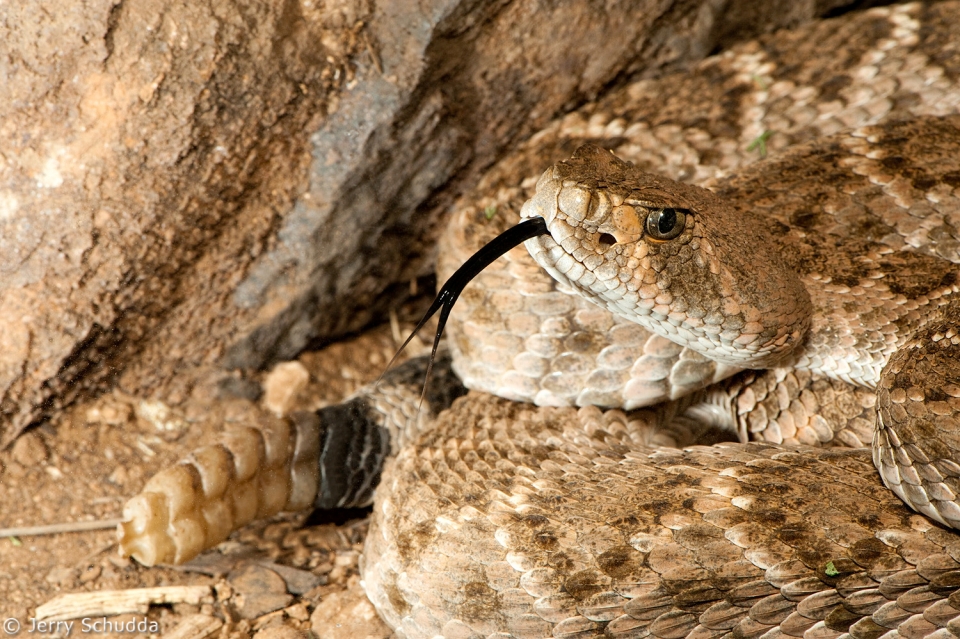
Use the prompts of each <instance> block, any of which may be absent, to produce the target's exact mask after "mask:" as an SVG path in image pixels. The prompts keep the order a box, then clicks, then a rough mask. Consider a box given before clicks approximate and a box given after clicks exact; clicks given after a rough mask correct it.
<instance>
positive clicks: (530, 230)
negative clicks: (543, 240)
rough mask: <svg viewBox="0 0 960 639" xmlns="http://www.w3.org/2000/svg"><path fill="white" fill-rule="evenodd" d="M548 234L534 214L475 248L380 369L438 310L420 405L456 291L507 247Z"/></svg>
mask: <svg viewBox="0 0 960 639" xmlns="http://www.w3.org/2000/svg"><path fill="white" fill-rule="evenodd" d="M549 233H550V231H548V230H547V223H546V221H545V220H544V219H543V218H542V217H534V218H531V219H529V220H526V221H523V222H520V224H517V225H516V226H511V227H510V228H508V229H507V230H506V231H504V232H503V233H501V234H500V235H498V236H497V237H495V238H493V239H492V240H490V241H489V242H487V243H486V244H484V245H483V246H482V247H481V248H480V250H479V251H477V252H476V253H474V254H473V255H471V256H470V258H469V259H468V260H467V261H466V262H464V263H463V266H461V267H460V268H458V269H457V270H456V272H455V273H454V274H453V275H451V276H450V279H448V280H447V281H446V282H445V283H444V284H443V286H441V287H440V290H439V291H438V292H437V296H436V298H434V300H433V303H432V304H430V308H428V309H427V312H426V313H425V314H424V316H423V319H421V320H420V323H419V324H417V327H416V328H414V329H413V332H412V333H410V337H408V338H407V339H406V341H404V342H403V344H401V345H400V348H399V349H397V353H396V355H394V356H393V358H392V359H391V360H390V363H389V364H387V367H386V368H385V369H384V371H383V372H384V373H386V372H387V371H388V370H390V367H392V366H393V363H394V362H395V361H396V360H397V357H399V356H400V353H402V352H403V349H404V348H406V347H407V344H409V343H410V340H412V339H413V336H414V335H416V334H417V333H419V332H420V329H421V328H423V325H424V324H426V323H427V321H428V320H429V319H430V318H431V317H433V316H434V315H435V314H436V312H437V311H440V318H439V320H438V321H437V334H436V335H435V336H434V338H433V349H432V350H431V351H430V360H429V361H428V362H427V374H426V376H425V377H424V380H423V392H422V393H421V394H420V404H423V398H424V396H425V395H426V394H427V384H428V383H429V381H430V372H431V371H432V370H433V362H434V360H435V359H436V358H437V348H438V347H439V346H440V337H441V336H442V335H443V328H444V326H446V325H447V318H448V317H450V311H451V310H452V309H453V305H454V304H455V303H456V301H457V298H458V297H460V293H462V292H463V289H464V288H465V287H466V286H467V284H469V283H470V281H471V280H472V279H473V278H475V277H476V276H477V275H479V274H480V271H482V270H483V269H485V268H487V267H488V266H490V264H492V263H493V261H494V260H496V259H497V258H498V257H500V256H501V255H504V254H505V253H506V252H507V251H509V250H510V249H512V248H514V247H516V246H520V245H521V244H523V243H524V242H526V241H527V240H529V239H531V238H534V237H537V236H538V235H548V234H549ZM380 379H383V375H382V374H381V375H380ZM379 383H380V380H379V379H378V380H377V384H379Z"/></svg>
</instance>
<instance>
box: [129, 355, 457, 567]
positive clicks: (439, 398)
mask: <svg viewBox="0 0 960 639" xmlns="http://www.w3.org/2000/svg"><path fill="white" fill-rule="evenodd" d="M427 366H428V362H427V361H426V358H418V359H416V360H412V361H410V362H407V363H405V364H403V365H401V366H398V367H397V368H395V369H393V370H392V371H390V372H389V373H388V375H387V376H385V377H384V378H383V380H382V381H381V382H380V383H379V384H378V385H376V387H374V386H368V387H365V388H364V389H361V390H360V391H359V392H358V393H357V394H356V395H355V396H354V397H352V398H350V399H348V400H346V401H345V402H344V403H342V404H338V405H335V406H328V407H325V408H321V409H319V410H317V411H315V412H303V411H301V412H294V413H291V414H290V415H288V416H284V417H279V418H278V417H276V416H274V415H272V414H270V413H268V412H267V411H265V410H261V409H259V408H258V407H256V406H254V405H252V404H251V405H250V406H249V407H247V409H246V410H245V413H244V421H243V422H242V423H228V424H227V425H226V428H225V431H224V433H223V434H222V435H221V437H220V441H219V442H217V443H215V444H213V445H210V446H205V447H203V448H200V449H198V450H196V451H194V452H193V453H191V454H190V455H188V456H187V457H186V458H185V459H183V460H181V461H180V462H179V463H178V464H176V465H175V466H173V467H171V468H167V469H165V470H163V471H161V472H159V473H157V474H156V475H154V477H153V478H151V479H150V480H149V481H148V482H147V484H146V485H145V486H144V488H143V490H142V491H141V493H140V494H138V495H136V496H134V497H133V498H131V499H130V500H129V501H128V502H127V503H126V504H125V505H124V508H123V522H122V523H120V524H119V525H118V538H119V545H120V553H121V554H122V555H124V556H130V557H133V558H134V559H136V560H137V561H138V562H139V563H141V564H143V565H145V566H153V565H156V564H161V563H164V564H182V563H185V562H187V561H190V559H192V558H193V557H195V556H197V555H198V554H199V553H201V552H203V551H204V550H207V549H209V548H212V547H214V546H216V545H217V544H219V543H220V542H222V541H224V540H225V539H226V538H227V537H228V536H229V535H230V534H231V533H232V532H233V531H234V530H237V529H239V528H241V527H242V526H244V525H246V524H247V523H249V522H251V521H253V520H254V519H263V518H266V517H270V516H272V515H275V514H277V513H279V512H281V511H296V510H306V509H310V508H322V509H331V508H350V507H363V506H368V505H369V504H370V503H371V502H372V501H373V491H374V489H375V488H376V486H377V484H378V483H379V481H380V473H381V470H382V469H383V465H384V462H385V460H386V459H387V457H388V456H391V455H393V454H395V453H396V451H397V450H398V448H399V446H401V445H403V444H404V443H405V440H406V438H408V437H409V436H411V435H412V434H415V433H416V431H417V427H416V426H415V425H414V426H411V424H415V423H418V422H419V421H426V420H431V419H432V418H433V416H434V414H435V413H437V412H439V411H440V410H442V409H444V408H446V407H448V406H450V404H451V403H452V402H453V400H454V399H455V398H456V397H459V396H460V395H462V394H464V393H465V392H466V391H465V389H464V388H463V387H462V386H461V385H460V383H459V380H457V378H456V377H455V376H454V375H453V372H452V371H451V370H450V361H449V356H448V355H447V354H446V352H443V351H441V353H440V357H439V359H438V366H437V368H438V371H437V379H436V383H435V384H434V385H433V386H432V390H431V392H430V394H429V395H427V402H428V403H427V406H428V409H429V410H428V411H422V412H421V411H420V410H419V408H418V404H417V402H416V398H417V397H418V396H419V395H420V380H421V379H422V376H423V374H424V372H425V370H426V367H427Z"/></svg>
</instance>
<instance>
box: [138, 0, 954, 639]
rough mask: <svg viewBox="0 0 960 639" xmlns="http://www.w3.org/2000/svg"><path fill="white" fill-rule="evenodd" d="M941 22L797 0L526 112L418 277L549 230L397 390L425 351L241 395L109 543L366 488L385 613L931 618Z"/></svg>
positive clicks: (567, 630) (938, 407) (940, 273)
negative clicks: (662, 67) (378, 375)
mask: <svg viewBox="0 0 960 639" xmlns="http://www.w3.org/2000/svg"><path fill="white" fill-rule="evenodd" d="M957 24H960V4H958V3H956V2H941V3H936V4H930V5H925V4H908V5H900V6H891V7H884V8H880V9H872V10H869V11H866V12H863V13H857V14H850V15H847V16H843V17H841V18H837V19H832V20H825V21H822V22H820V23H818V24H814V25H810V26H809V27H807V28H804V29H800V30H797V31H794V32H781V33H777V34H774V35H772V36H769V37H765V38H763V39H761V40H758V41H756V42H752V43H749V44H745V45H742V46H738V47H735V48H734V49H732V50H730V51H728V52H726V53H723V54H721V55H719V56H717V57H714V58H710V59H707V60H706V61H704V62H703V63H701V64H700V65H698V66H697V67H696V68H694V69H692V70H691V71H690V72H688V73H683V74H678V75H674V76H668V77H663V78H659V79H647V80H642V81H639V82H636V83H634V84H631V85H629V86H627V87H624V88H622V89H620V90H617V91H614V92H612V93H611V94H609V95H607V96H605V97H603V98H602V99H600V100H598V101H597V102H595V103H592V104H589V105H587V106H585V107H584V108H582V109H581V110H579V111H577V112H575V113H572V114H570V115H568V116H566V117H564V118H562V119H560V120H558V121H556V122H554V123H553V124H552V125H550V126H549V127H547V128H546V129H545V130H544V131H542V132H540V133H539V134H537V135H536V136H534V137H533V138H532V139H531V140H529V141H528V142H527V143H525V144H524V145H523V146H522V147H521V148H520V149H519V150H518V151H517V152H516V153H515V154H513V155H511V156H509V157H507V158H505V159H504V160H503V161H502V162H501V163H500V164H498V165H497V166H496V167H494V168H493V169H492V170H491V171H490V172H489V173H488V174H487V175H486V177H485V178H484V179H483V180H482V182H481V184H479V185H478V186H477V188H476V189H475V191H474V192H473V193H471V194H469V195H467V196H465V197H464V198H463V199H462V200H461V202H460V203H459V205H458V206H457V208H456V210H455V211H454V212H453V214H452V216H451V225H450V227H449V231H448V232H447V233H446V234H445V236H444V238H443V242H442V245H441V250H440V260H439V272H440V273H441V275H442V276H447V275H449V274H450V273H452V272H453V271H454V270H455V269H456V268H457V267H459V266H460V264H462V263H463V262H464V261H465V260H466V259H467V258H468V257H469V256H470V255H472V254H474V253H476V252H477V251H478V250H479V249H480V247H481V246H483V245H484V244H486V243H487V242H489V241H490V240H491V239H492V238H494V237H495V236H497V235H498V234H499V233H501V232H502V231H504V230H506V229H507V228H509V227H511V226H514V225H515V224H517V223H518V222H519V221H520V220H521V218H537V217H541V218H543V220H544V221H545V224H546V227H547V228H548V230H549V234H547V235H541V236H537V237H535V238H533V239H530V240H527V242H526V246H525V247H518V248H515V249H512V250H511V251H510V252H509V253H508V254H507V255H506V256H505V257H504V258H503V259H500V260H497V261H496V262H494V263H493V264H492V265H491V266H490V267H489V268H487V269H486V270H484V271H483V272H482V273H481V274H480V275H479V277H477V278H476V280H475V281H474V282H473V283H472V284H470V285H469V286H468V287H467V288H466V289H465V290H464V291H463V294H462V295H461V296H460V300H459V301H458V303H457V307H456V309H455V310H454V312H453V314H452V316H451V318H450V324H449V327H448V338H447V343H448V349H449V354H448V355H447V354H444V355H442V356H441V358H440V360H439V361H438V362H437V365H436V367H435V368H436V371H435V375H434V377H433V378H432V379H431V382H430V385H429V387H428V392H427V396H426V398H425V399H424V404H423V407H422V410H418V402H419V400H420V391H421V383H422V379H423V378H422V375H423V373H424V369H425V364H424V362H422V361H413V362H411V363H409V364H405V365H403V366H401V367H399V368H397V369H396V370H395V371H393V372H392V373H390V375H389V376H388V377H385V378H384V380H383V381H382V382H381V384H380V385H379V386H378V387H376V388H371V389H368V390H367V391H364V392H361V393H360V394H359V395H357V396H356V397H354V398H352V399H350V400H348V401H347V402H345V403H344V404H342V405H339V406H334V407H329V408H326V409H321V410H320V411H317V412H316V413H309V414H308V413H298V414H294V415H289V416H284V417H281V418H275V417H270V418H267V417H265V416H263V413H262V411H259V409H258V408H257V407H256V406H253V405H251V407H250V412H249V415H250V417H249V420H250V422H251V424H253V423H254V422H257V421H258V420H262V423H260V424H259V425H258V426H256V427H255V426H253V425H234V426H233V427H232V428H231V430H229V431H228V433H227V434H226V435H225V439H224V443H223V444H222V445H218V446H212V447H208V448H206V449H202V450H200V451H197V452H196V453H195V454H194V455H192V456H191V457H190V458H189V459H187V460H185V461H184V462H183V463H181V464H179V465H178V466H176V467H174V468H172V469H169V470H167V471H164V472H162V473H160V474H159V475H157V476H156V477H155V478H154V479H153V480H151V481H150V482H149V483H148V484H147V486H146V487H145V488H144V491H143V492H142V493H141V494H140V495H138V496H136V497H134V498H133V499H132V500H131V501H130V502H128V504H127V506H126V508H125V517H126V520H127V521H126V522H125V523H124V524H122V525H121V531H120V536H121V549H122V551H123V552H125V553H127V554H129V555H132V556H133V557H135V558H136V559H137V560H139V561H141V562H142V563H145V564H148V565H152V564H154V563H158V562H182V561H186V560H188V559H189V558H190V557H192V556H194V555H196V554H197V553H199V552H201V551H202V550H203V549H204V548H209V547H212V546H213V545H215V544H217V543H219V542H220V541H222V540H223V539H225V538H226V536H227V535H228V534H229V533H230V531H231V530H233V529H235V528H237V527H239V526H241V525H243V524H244V523H246V522H248V521H250V520H251V519H253V518H255V517H264V516H269V515H271V514H273V513H275V512H277V511H279V510H281V509H292V508H310V507H338V506H348V505H362V504H367V503H371V501H372V503H373V515H372V517H373V519H372V523H371V530H370V534H369V536H368V539H367V542H366V547H365V550H364V557H363V563H362V573H363V583H364V588H365V590H366V592H367V594H368V596H369V597H370V599H371V601H372V602H373V603H374V605H375V606H376V607H377V610H378V612H379V613H380V615H381V616H382V617H383V618H384V619H385V620H386V621H387V622H388V623H389V624H390V625H391V626H392V627H394V628H395V629H396V633H397V636H401V637H410V638H413V637H437V636H440V637H448V638H451V639H452V638H454V637H457V638H461V637H462V638H465V637H497V638H506V637H517V638H526V637H550V636H552V637H593V636H604V637H648V636H649V637H659V638H663V639H675V638H678V637H695V638H697V639H708V638H712V637H764V638H765V639H778V638H780V637H784V636H789V637H804V638H807V639H813V638H818V639H819V638H827V639H835V638H840V637H843V638H846V637H851V638H855V639H861V638H862V639H877V638H879V637H889V638H893V637H901V636H902V637H938V638H941V637H942V638H947V637H953V636H960V536H958V534H957V532H956V530H955V529H956V528H957V527H958V525H960V506H958V504H957V492H958V491H960V465H958V462H960V455H958V452H957V450H958V448H957V447H958V444H960V441H958V435H960V428H958V426H960V422H958V417H957V416H958V411H960V334H958V331H960V306H958V304H957V302H956V298H957V293H958V287H960V281H958V279H957V272H958V266H957V263H958V262H960V243H958V228H960V199H958V195H957V188H958V187H960V116H957V115H955V114H956V112H957V105H958V104H960V86H958V80H957V79H958V77H960V39H958V38H960V35H958V32H957V29H956V25H957ZM551 164H552V166H551ZM548 166H549V167H550V168H547V169H546V171H544V167H548ZM458 379H459V380H462V382H463V384H464V385H465V386H466V387H467V388H470V389H471V391H470V392H469V394H467V395H466V397H460V398H459V399H457V398H458V397H459V396H460V395H462V394H463V392H464V391H463V389H462V387H460V386H459V382H458ZM450 404H452V406H450V407H449V408H447V406H448V405H450ZM716 442H719V443H716ZM708 444H714V445H712V446H711V445H708ZM671 446H672V447H671ZM871 446H872V450H871V449H870V448H868V447H871ZM878 469H879V472H878ZM375 489H376V490H375Z"/></svg>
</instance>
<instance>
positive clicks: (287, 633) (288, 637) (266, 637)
mask: <svg viewBox="0 0 960 639" xmlns="http://www.w3.org/2000/svg"><path fill="white" fill-rule="evenodd" d="M253 637H254V639H306V638H307V635H306V634H305V633H303V632H300V631H299V630H297V629H296V628H291V627H290V626H271V627H269V628H264V629H263V630H260V631H259V632H257V634H255V635H253Z"/></svg>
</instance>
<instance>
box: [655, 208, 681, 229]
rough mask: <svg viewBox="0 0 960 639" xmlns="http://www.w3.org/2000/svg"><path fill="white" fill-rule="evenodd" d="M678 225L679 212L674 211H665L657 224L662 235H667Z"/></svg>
mask: <svg viewBox="0 0 960 639" xmlns="http://www.w3.org/2000/svg"><path fill="white" fill-rule="evenodd" d="M676 223H677V212H676V211H675V210H673V209H663V212H662V213H660V220H659V221H658V222H657V229H658V230H659V231H660V234H661V235H667V234H668V233H670V231H672V230H673V227H674V225H675V224H676Z"/></svg>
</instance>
